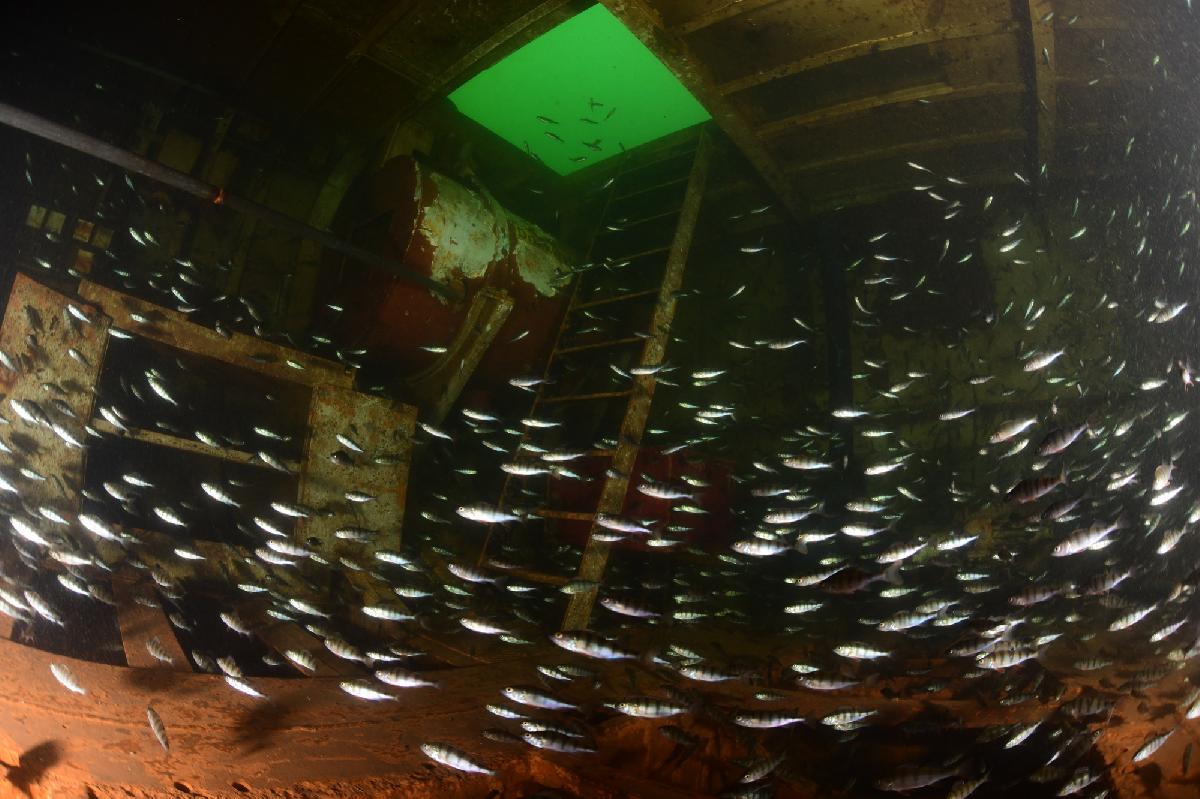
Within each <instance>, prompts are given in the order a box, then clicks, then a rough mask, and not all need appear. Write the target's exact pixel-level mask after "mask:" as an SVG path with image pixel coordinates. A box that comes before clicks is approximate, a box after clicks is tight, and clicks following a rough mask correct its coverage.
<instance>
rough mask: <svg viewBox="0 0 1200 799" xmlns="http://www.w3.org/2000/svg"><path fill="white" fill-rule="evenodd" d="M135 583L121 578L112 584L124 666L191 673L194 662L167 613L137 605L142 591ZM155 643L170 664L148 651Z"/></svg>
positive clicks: (132, 578) (130, 578)
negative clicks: (168, 658)
mask: <svg viewBox="0 0 1200 799" xmlns="http://www.w3.org/2000/svg"><path fill="white" fill-rule="evenodd" d="M135 580H136V578H135V577H133V576H128V575H118V576H117V577H114V578H113V581H112V589H113V598H114V599H115V600H116V602H117V626H118V627H119V628H120V630H121V646H122V647H124V649H125V662H126V663H128V664H129V666H130V667H131V668H137V669H165V670H167V671H179V672H190V671H191V670H192V666H191V661H189V660H188V657H187V654H186V653H185V652H184V651H183V647H182V646H180V645H179V641H178V640H176V638H175V630H174V629H173V628H172V627H171V622H169V621H168V620H167V616H166V613H164V612H163V610H162V608H161V607H158V608H152V607H149V606H148V605H144V604H142V603H141V602H138V601H137V599H136V597H137V596H138V591H139V588H138V586H137V584H136V582H135ZM155 639H158V644H159V646H161V647H162V649H163V651H164V652H166V653H167V654H168V655H170V657H171V661H172V662H171V663H165V662H163V661H161V660H159V659H158V658H156V657H154V656H152V655H151V654H150V651H149V650H148V649H147V648H146V647H147V645H148V644H149V643H150V642H151V641H153V640H155Z"/></svg>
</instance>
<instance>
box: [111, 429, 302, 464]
mask: <svg viewBox="0 0 1200 799" xmlns="http://www.w3.org/2000/svg"><path fill="white" fill-rule="evenodd" d="M92 427H94V428H96V429H97V430H99V431H100V432H101V433H108V434H109V435H114V436H118V437H121V438H128V439H132V440H133V441H142V442H145V443H147V444H154V445H155V446H159V447H169V448H170V449H178V450H182V451H184V452H194V453H196V454H198V455H208V456H210V457H213V458H220V459H221V460H225V461H229V462H230V463H240V464H244V465H247V466H260V467H262V468H264V469H270V468H273V467H271V466H268V465H267V463H266V462H265V461H263V460H262V458H260V457H259V456H258V455H257V454H256V453H253V452H246V451H243V450H240V449H227V448H225V447H213V446H209V445H208V444H205V443H204V442H202V441H199V440H196V439H191V438H181V437H179V436H172V435H169V434H167V433H160V432H158V431H157V430H143V429H140V428H126V429H124V430H122V429H120V428H118V427H117V426H116V425H114V424H112V423H111V422H109V421H108V420H107V419H103V418H101V417H96V418H95V419H92ZM280 463H282V464H283V465H284V466H286V467H288V469H289V470H291V471H292V472H293V473H295V472H297V471H299V469H300V464H299V462H298V461H289V460H282V459H280Z"/></svg>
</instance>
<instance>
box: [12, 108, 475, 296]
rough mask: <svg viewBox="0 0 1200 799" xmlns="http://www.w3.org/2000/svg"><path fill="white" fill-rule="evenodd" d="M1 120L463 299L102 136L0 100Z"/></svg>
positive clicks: (416, 274) (446, 288) (426, 279)
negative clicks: (109, 141)
mask: <svg viewBox="0 0 1200 799" xmlns="http://www.w3.org/2000/svg"><path fill="white" fill-rule="evenodd" d="M0 124H3V125H8V126H9V127H13V128H16V129H18V130H22V131H25V132H26V133H30V134H32V135H34V136H37V137H39V138H42V139H46V140H47V141H52V142H54V143H55V144H61V145H62V146H64V147H68V148H70V149H72V150H76V151H78V152H81V153H84V154H86V155H90V156H92V157H94V158H98V159H100V160H101V161H107V162H108V163H110V164H113V165H115V166H118V167H121V168H122V169H124V170H126V171H128V172H132V173H134V174H138V175H142V176H144V177H147V178H150V179H151V180H153V181H156V182H158V183H162V184H163V185H166V186H170V187H171V188H173V189H176V190H178V191H181V192H183V193H185V194H188V195H191V196H192V197H196V198H198V199H199V200H201V201H203V202H206V203H211V204H212V205H217V206H222V207H225V208H229V209H231V210H233V211H236V212H238V213H241V214H245V215H246V216H252V217H254V218H256V219H258V220H260V221H262V222H265V223H266V224H268V225H271V226H272V227H274V228H276V229H277V230H281V231H283V232H284V233H288V234H291V235H293V236H296V237H298V238H302V239H311V240H313V241H316V242H318V243H319V244H321V246H323V247H325V248H326V249H329V250H331V251H333V252H337V253H340V254H341V255H345V256H346V257H347V258H349V259H351V260H352V261H355V262H357V263H362V264H366V265H367V266H373V267H376V268H378V269H382V270H384V271H386V272H388V273H390V274H392V275H395V276H396V277H398V278H400V279H401V280H405V281H407V282H409V283H413V284H415V285H418V286H422V287H424V288H427V289H429V290H430V291H433V292H436V293H438V294H441V295H442V296H444V297H446V298H448V299H451V300H458V299H459V295H458V292H457V291H455V290H454V289H452V288H450V287H449V286H446V285H444V284H442V283H439V282H438V281H436V280H433V279H432V278H430V277H428V276H426V275H423V274H421V273H419V272H416V271H414V270H412V269H410V268H408V267H407V266H404V265H403V264H401V263H399V262H397V261H394V260H392V259H391V258H385V257H383V256H382V255H379V254H378V253H374V252H371V251H370V250H367V249H364V248H362V247H359V246H357V245H355V244H351V243H350V242H348V241H344V240H342V239H340V238H338V237H337V236H335V235H333V234H332V233H330V232H329V231H328V230H321V229H319V228H315V227H312V226H311V225H306V224H305V223H303V222H301V221H299V220H297V219H293V218H291V217H290V216H287V215H286V214H281V213H279V212H278V211H276V210H274V209H273V208H268V207H267V206H265V205H262V204H261V203H256V202H254V201H253V200H247V199H244V198H242V197H238V196H236V195H233V194H227V193H226V192H225V189H223V188H221V187H219V186H213V185H211V184H208V183H205V182H204V181H202V180H200V179H198V178H194V177H192V176H191V175H188V174H186V173H184V172H180V171H179V170H177V169H171V168H170V167H168V166H164V165H163V164H160V163H158V162H157V161H152V160H150V159H149V158H144V157H142V156H140V155H138V154H137V153H133V152H130V151H128V150H123V149H121V148H120V147H116V146H114V145H112V144H109V143H108V142H106V141H102V140H100V139H97V138H96V137H94V136H89V135H87V134H86V133H81V132H80V131H77V130H74V129H72V128H69V127H67V126H66V125H60V124H58V123H57V122H53V121H51V120H49V119H46V118H45V117H40V116H37V115H36V114H31V113H29V112H28V111H22V110H21V109H19V108H16V107H15V106H11V105H8V104H7V103H0Z"/></svg>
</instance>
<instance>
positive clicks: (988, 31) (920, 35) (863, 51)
mask: <svg viewBox="0 0 1200 799" xmlns="http://www.w3.org/2000/svg"><path fill="white" fill-rule="evenodd" d="M1018 29H1019V27H1018V25H1017V23H1016V22H1013V21H1012V20H1003V21H988V22H974V23H971V24H968V25H956V26H952V27H946V28H925V29H923V30H912V31H904V32H902V33H893V34H891V35H888V36H879V37H877V38H874V39H868V40H866V41H862V42H855V43H854V44H847V45H845V46H843V47H837V48H834V49H833V50H826V51H825V52H823V53H817V54H816V55H810V56H806V57H804V58H798V59H796V60H795V61H790V62H788V63H786V64H778V65H776V66H773V67H768V68H767V69H762V70H759V71H758V72H752V73H750V74H749V75H745V76H743V77H740V78H734V79H733V80H731V81H726V82H725V83H722V84H721V85H719V86H717V92H718V93H719V94H721V95H730V94H735V93H737V92H744V91H746V90H747V89H752V88H754V87H755V86H761V85H763V84H764V83H770V82H771V81H776V80H779V79H780V78H787V77H791V76H792V75H799V74H800V73H802V72H808V71H809V70H813V69H819V68H820V67H825V66H829V65H830V64H837V63H840V62H842V61H849V60H851V59H854V58H862V57H864V56H871V55H874V54H876V53H885V52H888V51H889V50H899V49H902V48H905V47H919V46H922V45H927V44H939V43H941V42H946V41H952V40H955V39H969V38H974V37H983V36H996V35H999V34H1002V33H1015V32H1017V30H1018Z"/></svg>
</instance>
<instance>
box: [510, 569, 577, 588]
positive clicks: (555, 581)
mask: <svg viewBox="0 0 1200 799" xmlns="http://www.w3.org/2000/svg"><path fill="white" fill-rule="evenodd" d="M492 568H493V569H494V570H495V571H496V573H497V574H507V575H510V576H512V577H517V578H520V579H522V580H528V581H529V582H531V583H542V584H543V585H566V584H567V583H569V582H571V578H570V577H563V576H562V575H561V574H547V573H546V572H540V571H534V570H533V569H502V568H499V567H495V566H493V567H492Z"/></svg>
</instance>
